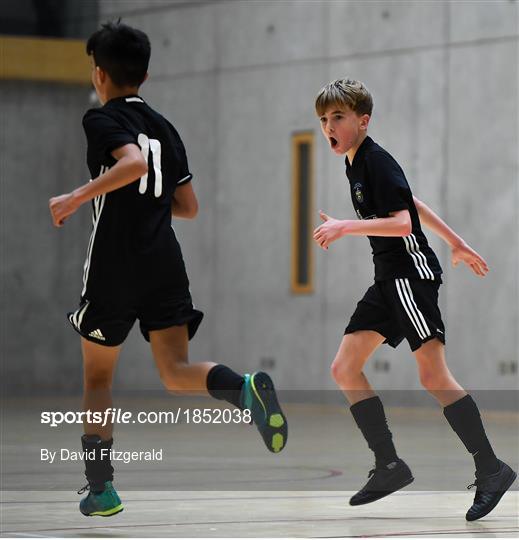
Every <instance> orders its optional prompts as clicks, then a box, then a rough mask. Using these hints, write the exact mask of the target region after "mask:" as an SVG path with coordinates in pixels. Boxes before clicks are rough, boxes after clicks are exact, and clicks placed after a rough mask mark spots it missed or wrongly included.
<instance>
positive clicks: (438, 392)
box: [414, 339, 467, 407]
mask: <svg viewBox="0 0 519 540" xmlns="http://www.w3.org/2000/svg"><path fill="white" fill-rule="evenodd" d="M414 355H415V358H416V362H417V363H418V372H419V375H420V382H421V384H422V386H423V387H424V388H425V389H426V390H427V391H428V392H429V393H430V394H431V395H432V396H434V397H435V398H436V399H437V400H438V402H439V403H440V405H442V406H443V407H447V406H448V405H450V404H451V403H454V402H455V401H458V400H459V399H461V398H462V397H464V396H466V395H467V392H465V390H464V389H463V388H462V387H461V386H460V385H459V384H458V383H457V381H456V379H455V378H454V376H453V375H452V373H451V372H450V371H449V368H448V367H447V362H446V361H445V345H444V344H443V343H442V342H441V341H439V340H438V339H431V340H430V341H427V342H425V343H424V344H423V345H422V346H421V347H420V348H419V349H418V350H417V351H415V353H414Z"/></svg>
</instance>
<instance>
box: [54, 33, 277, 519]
mask: <svg viewBox="0 0 519 540" xmlns="http://www.w3.org/2000/svg"><path fill="white" fill-rule="evenodd" d="M87 53H88V55H90V56H91V57H92V83H93V85H94V87H95V89H96V93H97V95H98V97H99V100H100V102H101V103H102V104H103V106H102V107H100V108H98V109H91V110H89V111H87V113H86V114H85V116H84V118H83V127H84V129H85V133H86V137H87V142H88V152H87V163H88V167H89V170H90V174H91V175H92V179H93V180H91V181H90V182H88V183H86V184H84V185H83V186H81V187H79V188H77V189H75V190H74V191H72V192H71V193H67V194H64V195H60V196H58V197H54V198H52V199H51V200H50V203H49V204H50V211H51V215H52V219H53V222H54V225H56V226H57V227H61V226H62V225H63V223H64V221H65V220H66V219H67V218H68V217H69V216H70V215H72V214H73V213H74V212H75V211H76V210H77V209H78V208H79V207H80V206H81V205H82V204H83V203H86V202H88V201H92V207H93V228H92V234H91V237H90V241H89V244H88V249H87V257H86V261H85V264H84V270H83V288H82V291H81V299H80V305H79V308H78V309H77V310H76V311H75V312H73V313H69V321H70V323H71V325H72V327H73V328H74V329H75V330H76V331H77V332H78V333H79V334H80V335H81V346H82V351H83V360H84V409H85V411H88V410H91V411H105V410H106V409H107V408H109V407H111V406H112V400H111V383H112V377H113V373H114V369H115V365H116V362H117V359H118V356H119V352H120V350H121V345H122V343H123V341H124V340H125V338H126V336H127V335H128V332H129V331H130V329H131V327H132V326H133V324H134V322H135V320H136V319H139V322H140V329H141V332H142V334H143V336H144V337H145V339H146V340H148V341H149V342H150V344H151V349H152V353H153V357H154V359H155V362H156V364H157V367H158V369H159V373H160V377H161V379H162V382H163V383H164V386H165V387H166V388H167V389H168V390H171V391H175V392H180V393H190V394H193V393H194V394H204V393H209V394H210V395H211V396H213V397H215V398H217V399H224V400H226V401H228V402H229V403H231V404H233V405H235V406H236V407H239V408H241V409H250V411H251V417H252V420H253V422H254V423H255V424H256V426H257V428H258V430H259V431H260V433H261V435H262V437H263V439H264V442H265V444H266V446H267V448H268V449H269V450H270V451H272V452H279V451H280V450H282V449H283V447H284V446H285V443H286V438H287V424H286V419H285V417H284V415H283V413H282V411H281V409H280V407H279V404H278V401H277V398H276V394H275V390H274V387H273V384H272V381H271V379H270V377H269V376H268V375H267V374H266V373H262V372H259V373H253V374H252V375H248V374H247V375H245V376H241V375H238V374H237V373H235V372H234V371H232V370H231V369H229V368H228V367H226V366H223V365H220V364H219V365H217V364H214V363H212V362H203V363H196V364H188V340H189V339H191V338H192V337H193V336H194V335H195V333H196V331H197V328H198V325H199V324H200V322H201V320H202V317H203V314H202V312H200V311H198V310H197V309H194V307H193V304H192V301H191V295H190V292H189V281H188V278H187V275H186V270H185V266H184V261H183V259H182V253H181V250H180V246H179V244H178V242H177V239H176V237H175V233H174V231H173V229H172V227H171V217H172V215H173V216H175V217H180V218H186V219H192V218H194V217H195V216H196V214H197V210H198V203H197V199H196V196H195V194H194V191H193V188H192V185H191V179H192V175H191V173H190V172H189V168H188V164H187V158H186V153H185V149H184V145H183V144H182V140H181V139H180V136H179V134H178V133H177V131H176V130H175V128H174V127H173V126H172V125H171V124H170V123H169V122H168V121H167V120H166V119H165V118H163V117H162V116H161V115H160V114H159V113H157V112H155V111H154V110H153V109H152V108H151V107H149V106H148V105H147V104H146V103H145V101H144V100H143V99H142V98H141V97H140V96H139V95H138V91H139V87H140V85H141V84H142V83H143V82H144V80H145V79H146V77H147V69H148V63H149V58H150V43H149V40H148V37H147V36H146V34H144V33H143V32H141V31H139V30H136V29H133V28H130V27H129V26H127V25H124V24H120V23H109V24H105V25H103V27H102V29H101V30H99V31H97V32H95V33H94V34H93V35H92V36H91V37H90V39H89V40H88V43H87ZM85 418H87V417H85ZM84 431H85V434H84V435H83V437H82V446H83V450H84V451H85V452H89V453H90V455H93V456H94V459H87V460H85V462H86V471H85V474H86V477H87V480H88V484H87V486H85V488H84V489H83V491H85V490H86V489H88V488H89V490H90V492H89V494H88V495H87V496H86V497H85V498H84V499H83V500H82V501H81V503H80V510H81V512H82V513H83V514H85V515H90V516H91V515H102V516H107V515H113V514H116V513H117V512H120V511H121V510H122V509H123V507H122V504H121V501H120V499H119V496H118V495H117V493H116V491H115V490H114V488H113V486H112V480H113V468H112V466H111V462H110V457H109V450H110V449H111V446H112V442H113V441H112V425H111V424H108V425H106V426H101V425H100V424H95V423H89V422H88V418H87V419H86V420H85V422H84Z"/></svg>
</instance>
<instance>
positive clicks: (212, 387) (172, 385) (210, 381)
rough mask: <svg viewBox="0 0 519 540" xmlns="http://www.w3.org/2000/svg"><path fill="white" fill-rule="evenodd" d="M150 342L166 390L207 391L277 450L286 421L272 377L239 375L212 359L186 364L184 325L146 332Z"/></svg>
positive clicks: (284, 437) (281, 445) (284, 438)
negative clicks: (245, 412)
mask: <svg viewBox="0 0 519 540" xmlns="http://www.w3.org/2000/svg"><path fill="white" fill-rule="evenodd" d="M149 335H150V343H151V349H152V352H153V356H154V358H155V363H156V364H157V368H158V370H159V373H160V378H161V380H162V382H163V384H164V386H165V387H166V389H167V390H169V391H171V392H178V393H181V394H198V395H200V394H209V395H210V396H211V397H213V398H215V399H223V400H225V401H227V402H228V403H231V404H232V405H234V406H235V407H238V408H239V409H244V408H247V409H250V411H251V417H252V420H253V422H254V424H255V425H256V427H257V428H258V431H259V432H260V434H261V437H262V438H263V441H264V442H265V445H266V446H267V448H268V450H269V451H271V452H275V453H277V452H280V451H281V450H282V449H283V448H284V447H285V444H286V441H287V422H286V418H285V416H284V414H283V411H282V410H281V407H280V405H279V403H278V400H277V396H276V392H275V390H274V386H273V383H272V380H271V379H270V377H269V376H268V375H267V374H266V373H262V372H258V373H253V374H252V375H246V376H245V377H243V376H242V375H239V374H238V373H236V372H234V371H233V370H232V369H230V368H228V367H227V366H224V365H222V364H215V363H214V362H197V363H194V364H189V363H188V328H187V326H186V325H184V326H172V327H170V328H165V329H163V330H153V331H150V333H149Z"/></svg>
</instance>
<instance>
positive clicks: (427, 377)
mask: <svg viewBox="0 0 519 540" xmlns="http://www.w3.org/2000/svg"><path fill="white" fill-rule="evenodd" d="M444 383H445V378H444V377H443V375H442V374H438V373H436V372H435V371H433V370H427V369H424V370H421V371H420V384H421V385H422V386H423V387H424V388H425V389H426V390H429V391H431V390H441V389H442V388H443V387H444V386H445V384H444Z"/></svg>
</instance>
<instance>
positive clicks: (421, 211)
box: [413, 197, 488, 277]
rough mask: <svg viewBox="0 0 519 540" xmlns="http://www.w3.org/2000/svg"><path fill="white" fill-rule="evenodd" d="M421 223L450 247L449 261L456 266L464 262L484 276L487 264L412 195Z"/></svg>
mask: <svg viewBox="0 0 519 540" xmlns="http://www.w3.org/2000/svg"><path fill="white" fill-rule="evenodd" d="M413 200H414V204H415V206H416V209H417V211H418V216H419V217H420V221H421V223H423V224H424V225H425V226H426V227H427V228H428V229H430V230H431V231H432V232H433V233H435V234H437V235H438V236H439V237H440V238H441V239H442V240H444V241H445V242H446V243H447V244H448V246H449V247H450V248H451V262H452V265H453V266H457V265H458V264H459V263H460V262H463V263H465V264H466V265H467V266H468V267H469V268H470V269H471V270H472V271H473V272H474V274H476V275H478V276H482V277H483V276H485V275H486V274H487V272H488V265H487V263H486V261H485V259H483V257H481V255H479V253H477V252H476V251H474V250H473V249H472V248H471V247H470V246H469V245H468V244H467V243H465V241H464V240H463V238H461V237H460V236H459V235H458V234H456V233H455V232H454V231H453V230H452V229H451V228H450V227H449V226H448V225H447V223H445V221H443V220H442V219H441V218H440V217H439V216H438V215H437V214H436V213H435V212H433V211H432V210H431V209H430V208H429V207H428V206H427V205H426V204H425V203H424V202H422V201H420V200H419V199H417V198H416V197H413Z"/></svg>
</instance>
